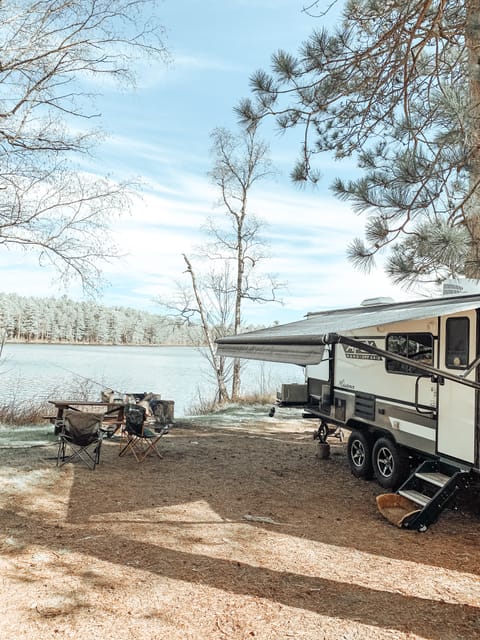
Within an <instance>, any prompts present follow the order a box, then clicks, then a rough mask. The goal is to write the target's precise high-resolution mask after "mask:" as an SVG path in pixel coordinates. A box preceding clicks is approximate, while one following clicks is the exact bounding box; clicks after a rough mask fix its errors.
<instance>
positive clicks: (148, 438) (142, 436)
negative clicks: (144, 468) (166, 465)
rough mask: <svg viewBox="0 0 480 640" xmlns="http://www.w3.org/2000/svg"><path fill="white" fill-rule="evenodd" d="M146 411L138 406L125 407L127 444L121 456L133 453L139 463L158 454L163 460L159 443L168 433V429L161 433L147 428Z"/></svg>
mask: <svg viewBox="0 0 480 640" xmlns="http://www.w3.org/2000/svg"><path fill="white" fill-rule="evenodd" d="M145 419H146V410H145V408H144V407H142V406H140V405H138V404H129V405H127V406H126V407H125V435H126V436H127V444H126V445H124V446H123V447H122V449H121V450H120V453H119V454H118V455H119V456H124V455H125V454H126V453H128V452H131V453H133V455H134V456H135V460H136V461H137V462H143V461H144V460H145V458H146V457H147V456H148V455H149V454H150V453H153V454H156V455H157V456H158V457H159V458H163V456H162V455H161V453H160V451H159V450H158V448H157V447H158V442H159V440H160V438H161V437H162V436H164V435H165V434H166V433H168V427H164V428H162V429H161V430H160V431H153V430H152V429H148V428H147V427H146V426H145Z"/></svg>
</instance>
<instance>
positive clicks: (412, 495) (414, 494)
mask: <svg viewBox="0 0 480 640" xmlns="http://www.w3.org/2000/svg"><path fill="white" fill-rule="evenodd" d="M398 495H400V496H403V497H404V498H407V500H411V501H412V502H415V504H419V505H420V506H421V507H425V506H426V505H427V504H428V503H429V502H430V498H429V497H428V496H424V495H423V493H420V492H419V491H414V490H413V489H409V490H403V491H402V490H400V491H399V492H398Z"/></svg>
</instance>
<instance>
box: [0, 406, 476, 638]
mask: <svg viewBox="0 0 480 640" xmlns="http://www.w3.org/2000/svg"><path fill="white" fill-rule="evenodd" d="M314 428H315V425H312V422H311V421H310V422H308V421H305V420H303V421H302V420H301V419H298V417H290V416H289V417H286V418H282V416H281V415H280V416H279V417H274V418H268V417H266V418H265V419H264V420H263V419H261V420H256V421H253V422H242V423H236V422H235V421H232V423H231V424H229V425H227V424H216V425H212V424H209V423H208V421H205V420H200V419H198V420H195V421H193V420H192V421H189V422H185V423H182V424H180V423H177V424H176V425H175V426H174V427H173V428H172V429H171V432H170V434H168V435H167V436H165V437H164V438H162V440H161V447H160V448H161V450H162V454H163V459H161V460H160V459H159V458H155V457H149V458H147V459H146V460H145V461H144V462H143V463H142V464H138V463H137V462H136V461H135V459H134V458H133V456H127V457H122V458H119V457H118V451H119V446H120V444H119V443H118V442H114V441H112V440H110V441H108V440H107V441H105V442H104V446H103V450H102V459H101V463H100V465H99V466H98V467H97V469H96V470H95V471H91V470H89V469H88V468H87V467H86V466H85V465H81V464H78V463H74V464H67V465H65V466H63V467H60V468H57V467H56V463H55V455H56V445H55V444H53V443H52V444H51V445H49V446H44V447H35V448H30V449H16V450H7V449H3V450H1V451H0V480H1V483H0V507H1V529H0V550H1V555H0V599H1V602H2V614H1V616H0V637H1V638H2V639H5V640H11V639H16V640H21V639H28V640H43V639H51V638H56V637H61V638H82V640H90V639H92V640H93V639H94V638H95V639H97V638H98V639H101V640H109V639H114V640H131V639H132V640H133V639H139V640H150V639H151V640H153V639H155V640H163V639H165V640H166V639H168V640H177V639H178V640H180V639H182V640H185V639H195V640H196V639H202V640H226V639H231V640H237V639H238V640H247V639H250V638H256V639H257V640H260V639H262V640H284V639H292V638H293V639H295V640H323V639H325V640H364V639H365V640H367V639H368V640H377V639H382V640H383V639H385V640H386V639H388V640H394V639H395V640H397V639H405V638H409V639H413V638H422V639H429V640H430V639H435V640H463V639H465V640H467V639H468V640H473V639H475V638H480V615H479V614H480V580H479V574H480V529H479V522H480V518H479V517H478V515H475V514H474V513H471V512H468V511H464V510H459V511H450V512H448V513H446V514H444V515H443V516H442V517H441V519H440V520H439V521H438V522H437V523H436V524H435V525H433V526H432V527H430V528H429V529H428V531H426V532H425V533H417V532H409V531H405V530H401V529H398V528H396V527H394V526H393V525H391V524H389V523H388V522H387V521H386V520H384V519H383V517H382V516H381V515H380V514H379V513H378V512H377V509H376V504H375V496H376V495H377V494H379V493H381V490H380V488H379V487H378V485H376V484H374V483H373V482H364V481H360V480H356V479H355V478H353V477H352V476H351V474H350V472H349V469H348V463H347V459H346V452H345V444H342V443H340V442H339V441H338V439H334V438H331V439H330V440H329V441H330V444H331V456H330V458H329V459H328V460H323V459H321V458H320V456H319V455H318V453H319V451H318V444H317V443H316V441H314V440H313V438H312V434H313V430H314Z"/></svg>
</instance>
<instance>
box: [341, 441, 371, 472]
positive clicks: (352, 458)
mask: <svg viewBox="0 0 480 640" xmlns="http://www.w3.org/2000/svg"><path fill="white" fill-rule="evenodd" d="M347 456H348V464H349V465H350V471H351V472H352V474H353V475H354V476H355V477H356V478H363V479H364V480H369V479H370V478H371V477H372V475H373V468H372V440H371V438H370V436H369V434H368V433H364V432H363V431H352V433H351V434H350V436H349V438H348V442H347Z"/></svg>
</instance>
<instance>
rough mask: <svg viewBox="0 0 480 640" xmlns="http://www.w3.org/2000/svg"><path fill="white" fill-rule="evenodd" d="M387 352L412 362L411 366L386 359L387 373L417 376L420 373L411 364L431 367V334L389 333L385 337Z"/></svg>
mask: <svg viewBox="0 0 480 640" xmlns="http://www.w3.org/2000/svg"><path fill="white" fill-rule="evenodd" d="M386 346H387V351H390V352H391V353H395V354H397V355H399V356H403V357H404V358H408V359H409V360H412V366H410V365H408V364H404V363H403V362H396V361H395V360H389V359H388V358H387V359H386V361H385V362H386V367H387V371H389V372H390V373H403V374H408V375H416V376H418V375H419V374H421V373H422V372H421V371H420V370H419V369H417V368H416V367H415V366H413V362H421V363H422V364H428V365H430V366H432V365H433V336H432V334H431V333H391V334H390V335H388V336H387V345H386Z"/></svg>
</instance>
